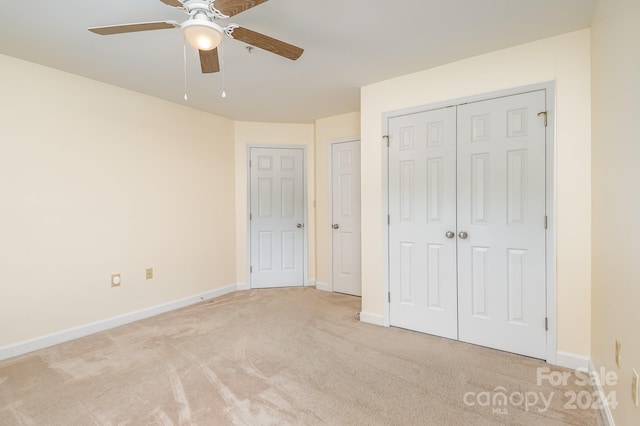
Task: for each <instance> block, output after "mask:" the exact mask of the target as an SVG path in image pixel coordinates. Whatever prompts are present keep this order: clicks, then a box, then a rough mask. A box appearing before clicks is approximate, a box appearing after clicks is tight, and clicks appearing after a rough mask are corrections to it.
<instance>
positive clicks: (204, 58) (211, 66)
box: [89, 0, 304, 73]
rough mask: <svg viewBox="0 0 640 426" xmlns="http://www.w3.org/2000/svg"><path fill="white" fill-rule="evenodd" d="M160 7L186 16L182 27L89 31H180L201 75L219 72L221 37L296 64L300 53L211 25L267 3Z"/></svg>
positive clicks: (213, 0) (181, 2) (206, 1)
mask: <svg viewBox="0 0 640 426" xmlns="http://www.w3.org/2000/svg"><path fill="white" fill-rule="evenodd" d="M160 1H161V2H162V3H164V4H166V5H168V6H172V7H176V8H179V9H181V10H183V11H184V12H185V13H187V14H188V15H189V19H187V20H186V21H184V22H182V23H178V22H175V21H155V22H143V23H137V24H122V25H112V26H107V27H93V28H89V31H91V32H93V33H96V34H100V35H112V34H123V33H132V32H137V31H151V30H163V29H172V28H180V29H182V32H183V33H184V37H185V39H186V40H187V41H188V42H189V44H191V45H192V46H193V47H194V48H196V49H198V51H199V53H200V67H201V69H202V72H203V73H214V72H218V71H220V60H219V58H218V46H219V45H220V43H221V42H222V35H223V34H225V35H227V36H228V37H230V38H233V39H236V40H240V41H243V42H245V43H247V44H250V45H252V46H255V47H259V48H261V49H264V50H267V51H269V52H272V53H275V54H276V55H280V56H283V57H285V58H288V59H291V60H293V61H295V60H296V59H298V58H299V57H300V55H302V52H304V50H303V49H301V48H299V47H297V46H294V45H292V44H289V43H285V42H283V41H280V40H277V39H275V38H272V37H269V36H266V35H264V34H260V33H258V32H255V31H252V30H250V29H247V28H244V27H241V26H240V25H237V24H229V25H226V26H224V27H222V26H220V25H218V24H217V23H215V22H214V21H216V20H220V19H228V18H230V17H231V16H234V15H237V14H238V13H240V12H244V11H245V10H248V9H251V8H252V7H254V6H258V5H259V4H262V3H265V2H266V1H267V0H160Z"/></svg>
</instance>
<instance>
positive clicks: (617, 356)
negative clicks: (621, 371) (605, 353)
mask: <svg viewBox="0 0 640 426" xmlns="http://www.w3.org/2000/svg"><path fill="white" fill-rule="evenodd" d="M621 346H622V345H621V344H620V341H618V340H616V365H617V366H618V368H620V347H621Z"/></svg>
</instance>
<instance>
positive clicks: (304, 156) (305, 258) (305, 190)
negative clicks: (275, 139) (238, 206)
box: [245, 144, 312, 289]
mask: <svg viewBox="0 0 640 426" xmlns="http://www.w3.org/2000/svg"><path fill="white" fill-rule="evenodd" d="M251 148H265V149H301V150H302V217H303V218H304V228H302V239H303V242H302V246H303V247H304V253H303V255H302V259H303V261H304V265H303V275H302V277H303V284H302V285H303V286H305V287H307V286H311V285H312V284H311V283H310V281H309V247H308V244H309V237H308V232H309V231H308V225H309V214H308V212H307V199H308V198H307V197H308V195H307V194H308V188H307V182H308V181H307V147H306V145H260V144H248V145H247V147H246V152H245V161H246V169H247V189H246V197H247V201H246V202H247V204H246V206H247V211H246V212H245V221H246V234H247V253H246V259H247V260H246V263H247V264H246V274H247V289H251V288H252V287H251V220H249V214H250V213H251V167H250V166H249V161H251Z"/></svg>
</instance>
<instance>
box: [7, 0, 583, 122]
mask: <svg viewBox="0 0 640 426" xmlns="http://www.w3.org/2000/svg"><path fill="white" fill-rule="evenodd" d="M594 4H595V0H395V1H384V0H270V1H268V2H267V3H264V4H261V5H259V6H256V7H254V8H253V9H250V10H248V11H245V12H243V13H241V14H239V15H236V16H234V17H232V18H230V19H229V20H228V21H225V22H224V24H223V25H226V24H227V23H231V22H234V23H237V24H240V25H242V26H244V27H247V28H249V29H252V30H254V31H258V32H261V33H264V34H266V35H269V36H272V37H275V38H278V39H281V40H283V41H286V42H288V43H291V44H294V45H296V46H300V47H302V48H304V49H305V52H304V54H303V55H302V57H301V58H300V59H299V60H297V61H295V62H292V61H290V60H288V59H285V58H282V57H279V56H276V55H274V54H272V53H269V52H266V51H263V50H260V49H254V50H253V52H252V53H249V52H248V51H247V49H246V45H245V44H243V43H242V42H239V41H236V40H231V39H228V38H225V39H224V41H223V60H224V64H223V65H222V66H223V68H225V70H226V72H224V74H225V76H224V80H225V86H226V87H225V89H226V92H227V97H226V98H224V99H223V98H222V97H221V96H220V94H221V91H222V86H223V73H222V72H220V73H216V74H207V75H203V74H201V73H200V68H199V62H198V56H197V52H196V51H195V50H193V49H191V48H188V52H187V93H188V96H189V100H188V101H184V99H183V96H184V73H183V44H184V41H183V37H182V33H181V31H180V30H179V29H171V30H159V31H147V32H138V33H130V34H121V35H112V36H99V35H96V34H93V33H90V32H89V31H87V28H88V27H92V26H103V25H115V24H123V23H134V22H146V21H163V20H174V21H178V22H182V21H183V20H185V19H186V15H185V14H184V13H183V12H181V11H180V10H178V9H174V8H171V7H169V6H167V5H165V4H163V3H161V2H160V1H159V0H66V1H55V0H40V1H35V2H25V1H20V0H0V53H2V54H6V55H9V56H13V57H16V58H21V59H25V60H27V61H31V62H35V63H38V64H42V65H46V66H49V67H53V68H57V69H60V70H64V71H68V72H71V73H74V74H78V75H82V76H86V77H89V78H92V79H95V80H99V81H103V82H106V83H109V84H113V85H116V86H121V87H124V88H128V89H131V90H135V91H138V92H141V93H146V94H149V95H152V96H156V97H159V98H163V99H167V100H169V101H171V102H176V103H180V104H185V105H188V106H191V107H193V108H197V109H201V110H204V111H209V112H212V113H214V114H217V115H220V116H223V117H227V118H230V119H234V120H242V121H266V122H290V123H310V122H313V121H314V120H315V119H317V118H322V117H327V116H331V115H337V114H342V113H347V112H353V111H358V110H359V109H360V89H359V88H360V87H361V86H364V85H368V84H371V83H375V82H378V81H382V80H386V79H389V78H393V77H396V76H400V75H404V74H408V73H411V72H416V71H420V70H424V69H427V68H431V67H434V66H438V65H442V64H446V63H449V62H452V61H456V60H459V59H462V58H466V57H470V56H475V55H479V54H482V53H486V52H490V51H494V50H498V49H502V48H506V47H509V46H515V45H518V44H522V43H526V42H528V41H533V40H538V39H542V38H545V37H550V36H554V35H558V34H562V33H565V32H569V31H574V30H578V29H582V28H587V27H589V26H590V22H591V14H592V11H593V7H594Z"/></svg>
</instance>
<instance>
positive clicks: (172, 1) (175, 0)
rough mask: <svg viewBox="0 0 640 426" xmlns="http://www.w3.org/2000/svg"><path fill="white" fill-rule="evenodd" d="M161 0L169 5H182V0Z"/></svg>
mask: <svg viewBox="0 0 640 426" xmlns="http://www.w3.org/2000/svg"><path fill="white" fill-rule="evenodd" d="M160 1H161V2H162V3H164V4H166V5H167V6H173V7H182V2H181V1H178V0H160Z"/></svg>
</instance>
